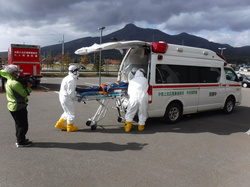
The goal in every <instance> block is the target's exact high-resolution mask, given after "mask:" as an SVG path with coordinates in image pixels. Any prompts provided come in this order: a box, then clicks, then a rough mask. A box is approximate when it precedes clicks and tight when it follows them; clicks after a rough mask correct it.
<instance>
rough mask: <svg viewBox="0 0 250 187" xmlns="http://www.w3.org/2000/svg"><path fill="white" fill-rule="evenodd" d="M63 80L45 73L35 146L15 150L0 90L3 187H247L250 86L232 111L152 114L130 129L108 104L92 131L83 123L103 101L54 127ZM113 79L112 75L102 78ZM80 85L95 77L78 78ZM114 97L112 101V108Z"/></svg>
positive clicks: (34, 101) (79, 108)
mask: <svg viewBox="0 0 250 187" xmlns="http://www.w3.org/2000/svg"><path fill="white" fill-rule="evenodd" d="M61 80H62V78H46V77H45V78H44V79H43V80H42V82H41V87H38V88H36V89H34V91H33V92H32V94H31V96H30V97H29V107H28V111H29V125H30V128H29V132H28V134H27V137H28V138H29V139H31V140H32V141H33V142H34V143H33V145H32V146H31V147H29V148H16V147H15V134H14V123H13V119H12V118H11V116H10V114H9V112H8V111H7V109H6V103H7V102H6V98H5V94H4V93H1V94H0V106H1V113H0V119H1V131H0V136H1V144H0V150H1V154H0V166H1V168H0V176H1V177H0V186H3V187H14V186H18V187H33V186H36V187H50V186H53V187H57V186H58V187H59V186H60V187H68V186H72V187H73V186H74V187H82V186H84V187H85V186H93V187H118V186H119V187H120V186H121V187H123V186H124V187H129V186H131V187H145V186H149V187H151V186H157V187H158V186H159V187H162V186H167V187H176V186H178V187H189V186H190V187H201V186H205V187H228V186H230V187H231V186H232V187H236V186H237V187H247V186H249V179H250V135H248V134H247V133H246V131H248V130H249V129H250V123H249V121H250V115H249V114H250V100H249V99H248V98H250V89H249V88H244V89H243V91H242V93H243V102H242V105H241V106H238V107H236V108H235V111H234V112H233V113H232V114H230V115H223V114H222V113H221V112H220V111H213V112H207V113H202V114H195V115H191V116H185V117H183V119H182V120H181V121H180V122H179V123H178V124H175V125H166V124H164V122H163V121H162V120H161V119H149V120H148V121H147V123H146V129H145V131H142V132H139V131H138V130H137V126H136V123H135V126H134V128H133V129H132V131H131V132H130V133H125V132H124V130H123V124H122V123H119V122H118V121H117V112H116V111H115V110H113V109H112V108H111V107H110V109H109V110H108V112H107V114H106V116H105V118H104V119H103V120H101V121H100V122H99V123H98V127H97V129H96V130H95V131H93V130H91V129H90V127H89V126H86V125H85V123H86V121H87V120H88V118H89V117H91V116H93V114H94V113H95V111H96V109H97V107H98V103H97V102H96V101H88V102H87V103H86V104H84V103H78V102H76V103H75V108H76V123H75V124H76V125H77V126H79V128H80V130H79V131H77V132H71V133H67V132H64V131H60V130H58V129H56V128H54V125H55V123H56V121H57V120H58V118H59V117H60V115H61V113H62V109H61V107H60V103H59V101H58V94H57V92H56V91H58V89H59V85H60V82H61ZM102 81H103V83H112V82H114V81H115V78H103V79H102ZM78 85H80V86H92V85H98V78H80V79H79V80H78ZM112 104H114V101H113V100H112V101H111V105H112Z"/></svg>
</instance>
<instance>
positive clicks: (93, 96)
mask: <svg viewBox="0 0 250 187" xmlns="http://www.w3.org/2000/svg"><path fill="white" fill-rule="evenodd" d="M126 97H127V87H124V88H123V87H119V88H109V89H108V90H107V92H96V91H94V92H91V91H90V92H85V93H84V94H81V93H78V94H77V98H78V101H79V102H84V103H86V101H91V100H96V101H97V102H98V103H99V107H98V109H97V111H96V113H95V114H94V116H93V117H90V118H89V119H88V121H86V125H87V126H91V130H95V129H96V128H97V122H99V121H101V120H102V119H103V118H104V117H105V116H106V113H107V111H108V109H109V105H110V101H111V100H112V99H115V100H116V101H115V104H116V106H115V107H112V108H113V109H116V110H117V112H118V116H117V117H118V119H117V120H118V122H122V121H123V117H122V115H121V113H122V112H125V107H124V105H123V102H124V101H125V100H126Z"/></svg>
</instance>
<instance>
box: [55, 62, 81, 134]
mask: <svg viewBox="0 0 250 187" xmlns="http://www.w3.org/2000/svg"><path fill="white" fill-rule="evenodd" d="M78 76H79V68H77V67H76V66H75V65H70V66H69V73H68V75H67V76H66V77H65V78H64V79H63V80H62V83H61V87H60V92H59V100H60V103H61V106H62V108H63V111H64V113H63V114H62V115H61V118H60V119H59V120H58V122H57V123H56V125H55V127H56V128H59V129H62V130H67V132H72V131H78V127H76V126H74V120H75V108H74V101H75V99H76V80H77V77H78ZM66 121H67V126H65V125H64V123H65V122H66Z"/></svg>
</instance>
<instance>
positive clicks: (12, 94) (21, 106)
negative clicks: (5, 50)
mask: <svg viewBox="0 0 250 187" xmlns="http://www.w3.org/2000/svg"><path fill="white" fill-rule="evenodd" d="M4 71H5V72H7V73H8V74H9V75H7V76H6V74H5V77H6V78H7V82H6V84H5V89H6V98H7V101H8V104H7V108H8V110H9V111H10V113H11V115H12V117H13V119H14V121H15V128H16V138H17V141H16V146H17V147H27V146H30V145H31V144H32V142H31V141H29V140H28V139H26V134H27V132H28V126H29V125H28V111H27V106H28V96H29V95H30V92H31V91H32V89H31V86H32V84H31V83H29V82H28V83H27V85H23V84H21V83H20V82H19V81H18V79H17V78H18V76H19V73H20V70H19V67H18V66H16V65H8V66H5V69H4ZM2 76H3V75H2Z"/></svg>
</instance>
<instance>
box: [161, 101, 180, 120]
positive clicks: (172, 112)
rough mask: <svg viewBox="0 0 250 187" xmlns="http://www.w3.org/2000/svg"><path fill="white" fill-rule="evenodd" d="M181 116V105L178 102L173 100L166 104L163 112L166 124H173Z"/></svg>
mask: <svg viewBox="0 0 250 187" xmlns="http://www.w3.org/2000/svg"><path fill="white" fill-rule="evenodd" d="M181 116H182V107H181V105H180V104H179V103H177V102H175V103H171V104H170V105H168V107H167V109H166V112H165V116H164V120H165V121H166V122H167V123H168V124H174V123H177V122H178V121H179V119H180V118H181Z"/></svg>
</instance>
